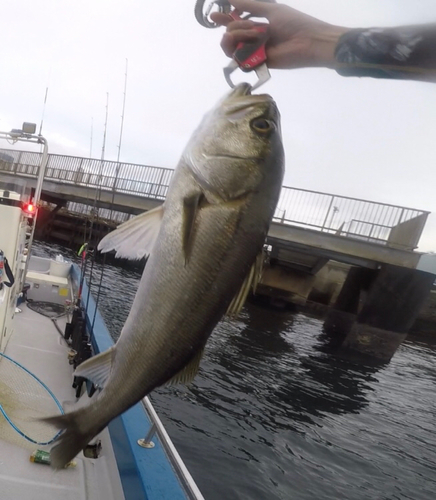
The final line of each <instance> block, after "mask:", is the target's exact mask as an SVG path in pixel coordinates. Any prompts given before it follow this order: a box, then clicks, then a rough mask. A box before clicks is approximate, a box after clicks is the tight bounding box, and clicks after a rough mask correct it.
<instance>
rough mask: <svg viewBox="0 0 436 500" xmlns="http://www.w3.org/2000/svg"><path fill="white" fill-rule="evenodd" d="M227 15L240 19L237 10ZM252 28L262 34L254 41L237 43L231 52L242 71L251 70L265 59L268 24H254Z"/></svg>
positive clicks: (236, 19)
mask: <svg viewBox="0 0 436 500" xmlns="http://www.w3.org/2000/svg"><path fill="white" fill-rule="evenodd" d="M229 15H230V17H231V18H232V19H234V20H235V21H240V20H241V17H240V16H239V13H238V11H237V10H233V11H232V12H230V14H229ZM253 29H255V30H256V31H257V32H259V33H262V36H260V37H259V39H258V40H256V41H255V42H240V43H238V45H237V47H236V50H235V52H234V53H233V59H234V60H235V61H236V62H237V63H238V65H239V67H240V68H241V70H242V71H251V70H253V69H254V68H256V67H257V66H260V65H261V64H263V63H264V62H265V61H266V51H265V44H266V41H267V40H268V25H267V24H256V25H255V26H254V28H253Z"/></svg>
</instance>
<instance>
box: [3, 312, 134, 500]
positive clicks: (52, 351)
mask: <svg viewBox="0 0 436 500" xmlns="http://www.w3.org/2000/svg"><path fill="white" fill-rule="evenodd" d="M20 309H22V312H21V313H18V314H16V315H15V319H14V333H13V334H12V336H11V338H10V340H9V342H8V345H7V348H6V350H5V354H6V355H7V356H9V357H10V358H12V359H13V360H15V361H17V362H18V363H20V364H21V365H23V366H24V367H25V368H27V369H28V370H29V371H30V372H32V373H33V374H34V375H36V376H37V377H38V378H39V379H40V380H41V381H42V382H44V383H45V384H46V385H47V386H48V387H49V388H50V390H51V391H52V392H53V393H54V395H55V396H56V398H57V399H58V400H59V402H60V403H61V405H62V406H63V408H64V409H65V410H68V408H70V407H71V406H72V405H73V404H75V403H76V397H75V390H74V389H73V388H72V380H73V375H72V373H73V368H72V366H70V365H69V363H68V357H67V354H68V351H69V347H68V346H67V344H66V342H65V341H64V340H63V338H62V337H61V335H60V334H59V332H58V331H57V329H56V327H55V325H54V323H53V322H52V321H51V320H50V319H49V318H47V317H45V316H43V315H41V314H39V313H37V312H35V311H33V310H31V309H30V308H28V307H27V305H26V304H21V305H20ZM65 322H66V317H62V318H60V319H59V320H58V324H59V327H60V329H61V330H62V331H63V330H64V327H65ZM83 398H86V399H87V398H88V396H87V395H84V396H83V397H82V399H83ZM0 419H2V420H4V418H3V416H1V415H0ZM2 425H9V424H7V423H6V422H2ZM16 437H17V439H16V443H19V444H20V446H18V444H13V443H12V441H11V442H7V441H2V442H1V453H0V484H1V491H0V498H1V499H2V500H16V499H17V498H21V499H23V500H59V499H62V500H82V499H83V500H112V499H113V500H120V499H121V500H122V499H124V494H123V489H122V486H121V481H120V478H119V473H118V469H117V465H116V461H115V457H114V453H113V449H112V445H111V441H110V438H109V433H108V431H107V429H106V430H105V431H103V432H102V433H101V435H100V436H99V439H101V441H102V445H103V448H102V455H101V456H100V457H99V458H98V459H97V460H92V459H89V458H86V459H85V458H84V457H83V455H82V454H79V455H78V456H77V457H76V459H75V461H76V462H77V465H76V466H75V467H73V468H67V469H65V470H60V471H57V470H54V469H52V468H51V467H49V466H47V465H42V464H38V463H33V462H31V461H30V460H29V457H30V454H31V452H32V450H36V449H49V448H50V446H39V445H36V444H35V445H33V444H32V443H30V442H28V441H26V440H25V439H24V438H21V437H20V436H19V435H18V434H17V436H16Z"/></svg>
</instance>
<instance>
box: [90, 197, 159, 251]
mask: <svg viewBox="0 0 436 500" xmlns="http://www.w3.org/2000/svg"><path fill="white" fill-rule="evenodd" d="M163 213H164V205H161V206H160V207H157V208H154V209H153V210H149V211H148V212H145V213H143V214H140V215H137V216H136V217H133V219H130V220H128V221H127V222H124V224H121V225H120V226H118V227H117V228H116V229H115V231H112V232H111V233H109V234H108V235H106V236H105V237H104V238H103V239H102V240H101V241H100V243H99V244H98V250H100V252H102V253H106V252H110V251H111V250H115V252H116V254H115V257H123V258H125V259H131V260H139V259H142V258H143V257H147V256H148V255H150V253H151V250H152V248H153V246H154V243H155V241H156V239H157V237H158V234H159V229H160V223H161V220H162V217H163Z"/></svg>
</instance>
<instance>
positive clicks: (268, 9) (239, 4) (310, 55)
mask: <svg viewBox="0 0 436 500" xmlns="http://www.w3.org/2000/svg"><path fill="white" fill-rule="evenodd" d="M229 2H230V3H231V4H232V5H233V6H234V7H235V8H236V9H237V10H238V11H240V12H249V13H250V14H252V15H254V16H256V17H264V18H266V19H268V21H269V27H268V33H269V38H268V41H267V44H266V56H267V65H268V67H270V68H278V69H291V68H303V67H314V66H324V67H329V68H333V67H334V66H335V58H334V51H335V47H336V44H337V42H338V40H339V37H340V36H341V35H342V34H343V33H345V32H346V31H348V29H347V28H342V27H339V26H334V25H331V24H328V23H325V22H323V21H319V20H318V19H315V18H314V17H311V16H308V15H307V14H303V13H302V12H299V11H298V10H295V9H293V8H291V7H288V6H287V5H283V4H277V3H266V2H259V1H256V0H229ZM211 19H212V20H213V21H214V22H215V23H217V24H220V25H222V26H226V27H227V31H226V33H225V34H224V36H223V38H222V41H221V47H222V49H223V51H224V53H225V54H226V55H227V56H229V57H232V55H233V53H234V52H235V50H236V46H237V45H238V43H240V42H254V41H257V39H258V37H259V36H261V34H260V33H259V32H257V31H256V30H254V29H253V26H254V25H255V24H256V23H255V22H254V21H251V20H242V21H233V20H232V19H231V18H230V17H229V16H228V15H226V14H222V13H218V12H215V13H213V14H211Z"/></svg>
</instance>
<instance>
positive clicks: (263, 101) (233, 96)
mask: <svg viewBox="0 0 436 500" xmlns="http://www.w3.org/2000/svg"><path fill="white" fill-rule="evenodd" d="M251 89H252V86H251V85H250V84H249V83H239V84H238V85H236V87H235V88H234V89H232V90H231V91H230V93H229V94H228V95H227V98H226V99H225V101H224V114H225V115H226V116H228V117H232V118H235V117H236V118H240V117H241V116H242V113H244V112H245V111H247V110H250V109H254V108H258V109H261V108H263V109H264V111H267V110H268V109H269V108H270V107H271V106H275V103H274V100H273V98H272V97H271V96H270V95H268V94H254V95H253V94H251Z"/></svg>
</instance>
